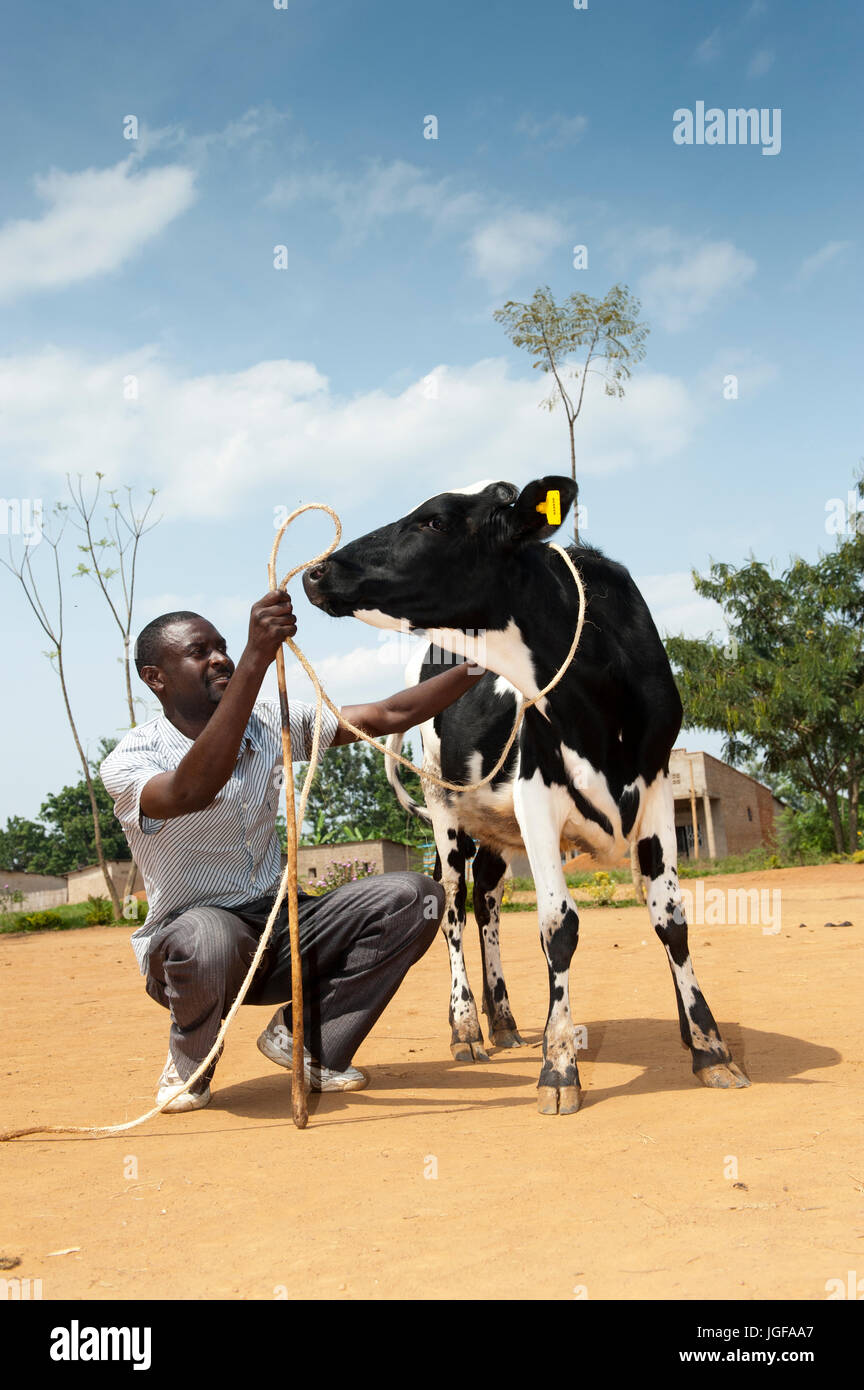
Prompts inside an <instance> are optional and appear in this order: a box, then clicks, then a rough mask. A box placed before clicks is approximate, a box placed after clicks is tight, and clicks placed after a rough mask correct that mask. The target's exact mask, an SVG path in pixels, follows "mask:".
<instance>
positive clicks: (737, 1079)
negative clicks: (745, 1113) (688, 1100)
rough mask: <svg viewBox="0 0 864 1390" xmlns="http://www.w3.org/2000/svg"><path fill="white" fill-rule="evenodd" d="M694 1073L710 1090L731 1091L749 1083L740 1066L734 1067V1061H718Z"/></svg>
mask: <svg viewBox="0 0 864 1390" xmlns="http://www.w3.org/2000/svg"><path fill="white" fill-rule="evenodd" d="M695 1075H696V1079H697V1080H698V1081H700V1082H701V1083H702V1085H703V1086H708V1087H709V1088H710V1089H711V1090H712V1091H731V1090H734V1089H737V1088H739V1087H741V1086H749V1085H750V1082H749V1081H748V1079H747V1077H746V1076H745V1075H744V1073H743V1071H742V1070H741V1068H740V1067H736V1065H735V1063H734V1062H718V1063H717V1065H716V1066H713V1067H703V1068H702V1069H701V1071H697V1072H696V1073H695Z"/></svg>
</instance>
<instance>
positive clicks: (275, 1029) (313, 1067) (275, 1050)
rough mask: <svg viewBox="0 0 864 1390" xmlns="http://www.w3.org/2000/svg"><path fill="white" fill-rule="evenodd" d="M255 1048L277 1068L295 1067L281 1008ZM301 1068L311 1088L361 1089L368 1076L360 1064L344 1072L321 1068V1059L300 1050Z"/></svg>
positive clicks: (325, 1089) (289, 1036)
mask: <svg viewBox="0 0 864 1390" xmlns="http://www.w3.org/2000/svg"><path fill="white" fill-rule="evenodd" d="M258 1051H259V1052H263V1053H264V1056H265V1057H266V1058H267V1059H268V1060H269V1061H271V1062H275V1063H276V1065H277V1067H286V1068H287V1069H288V1071H291V1070H292V1069H293V1066H294V1040H293V1038H292V1037H291V1033H290V1032H289V1030H288V1028H287V1027H286V1026H285V1010H284V1007H283V1008H281V1009H277V1010H276V1012H275V1014H274V1015H273V1017H272V1018H271V1020H270V1022H269V1023H268V1024H267V1027H266V1028H265V1029H264V1032H263V1033H262V1034H261V1036H260V1038H259V1039H258ZM303 1068H304V1074H305V1077H306V1086H307V1089H308V1090H310V1091H362V1090H363V1089H364V1087H366V1086H368V1085H369V1077H368V1076H367V1075H366V1073H365V1071H361V1070H360V1068H359V1067H346V1068H345V1070H344V1071H333V1070H332V1069H331V1068H330V1067H322V1065H321V1063H320V1062H316V1061H315V1058H314V1057H313V1056H312V1055H311V1054H310V1052H309V1049H308V1048H307V1047H304V1049H303Z"/></svg>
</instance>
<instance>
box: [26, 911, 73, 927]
mask: <svg viewBox="0 0 864 1390" xmlns="http://www.w3.org/2000/svg"><path fill="white" fill-rule="evenodd" d="M21 925H22V927H23V928H24V930H25V931H53V930H54V929H56V928H57V927H62V926H63V918H62V917H61V916H60V913H59V912H24V913H22V914H21Z"/></svg>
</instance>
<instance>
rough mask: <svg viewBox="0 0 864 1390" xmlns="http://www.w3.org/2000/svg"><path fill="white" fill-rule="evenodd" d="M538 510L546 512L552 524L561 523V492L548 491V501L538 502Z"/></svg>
mask: <svg viewBox="0 0 864 1390" xmlns="http://www.w3.org/2000/svg"><path fill="white" fill-rule="evenodd" d="M537 510H538V512H545V514H546V520H547V521H548V522H549V525H550V526H560V525H561V493H560V492H557V491H556V492H552V491H550V492H547V493H546V501H545V502H538V503H537Z"/></svg>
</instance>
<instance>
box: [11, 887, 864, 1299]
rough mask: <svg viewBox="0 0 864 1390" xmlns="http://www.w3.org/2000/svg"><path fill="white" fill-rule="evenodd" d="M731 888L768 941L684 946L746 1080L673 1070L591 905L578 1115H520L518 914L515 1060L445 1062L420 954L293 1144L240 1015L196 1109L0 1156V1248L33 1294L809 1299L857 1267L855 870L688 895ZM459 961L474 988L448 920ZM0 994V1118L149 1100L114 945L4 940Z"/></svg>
mask: <svg viewBox="0 0 864 1390" xmlns="http://www.w3.org/2000/svg"><path fill="white" fill-rule="evenodd" d="M688 886H692V883H689V884H688ZM751 886H755V887H757V888H762V887H769V888H771V889H776V888H779V889H781V891H782V929H781V931H780V932H779V933H778V934H776V935H772V934H765V933H763V929H762V926H761V925H758V924H757V925H743V926H740V925H739V926H699V925H697V926H695V927H693V928H692V930H691V942H692V947H693V955H694V960H695V965H696V970H697V974H698V976H699V979H700V983H701V985H702V988H703V990H704V992H705V994H706V996H707V998H708V1001H709V1003H710V1004H711V1007H712V1008H713V1010H714V1013H715V1015H716V1017H717V1019H718V1022H719V1024H720V1027H721V1030H722V1032H723V1034H724V1036H725V1038H726V1040H727V1042H728V1043H729V1044H730V1046H731V1048H732V1051H733V1055H734V1056H735V1058H736V1060H737V1061H738V1062H739V1064H741V1065H742V1066H743V1068H744V1069H745V1070H746V1072H747V1073H748V1074H749V1076H750V1077H751V1079H752V1082H753V1085H752V1087H751V1088H750V1089H749V1090H737V1091H730V1092H722V1091H707V1090H704V1089H703V1088H702V1087H700V1086H699V1085H698V1084H697V1083H696V1082H695V1080H694V1078H693V1077H692V1075H691V1073H690V1068H689V1061H688V1058H687V1056H686V1055H685V1053H684V1052H683V1051H682V1050H681V1047H680V1045H679V1042H678V1038H677V1029H676V1024H675V1021H674V1020H675V1009H674V1000H673V991H672V982H671V979H670V977H669V974H668V968H667V966H666V962H665V957H664V954H663V951H662V949H661V947H660V945H659V943H658V942H657V941H656V940H655V938H654V936H653V933H652V932H651V930H650V927H649V923H648V917H647V913H646V912H645V911H644V910H643V909H636V908H627V909H596V908H595V909H590V910H586V911H584V912H583V913H582V932H581V942H580V946H579V949H578V952H577V955H576V958H575V960H574V964H573V968H572V970H571V998H572V1003H573V1012H574V1017H575V1018H576V1019H577V1020H578V1021H579V1022H580V1023H584V1024H585V1025H586V1027H587V1047H586V1050H585V1051H584V1052H583V1053H581V1054H580V1069H581V1075H582V1084H583V1086H584V1088H585V1090H586V1097H585V1103H584V1106H583V1109H582V1111H581V1112H580V1113H579V1114H577V1115H572V1116H557V1117H545V1116H541V1115H539V1114H538V1113H537V1111H536V1108H535V1090H534V1088H535V1086H536V1083H537V1076H538V1072H539V1066H540V1039H541V1032H542V1026H543V1021H544V1018H545V1011H546V971H545V967H544V964H543V959H542V955H541V951H540V947H539V943H538V940H537V922H536V916H535V914H534V913H527V912H526V913H518V914H517V913H514V914H512V915H508V916H507V917H505V919H504V932H503V949H504V961H505V970H506V973H507V978H508V984H509V988H510V996H511V1000H512V1002H513V1005H514V1010H515V1013H516V1018H517V1022H518V1023H519V1024H520V1027H521V1031H522V1035H523V1037H524V1038H525V1039H526V1041H527V1042H528V1044H529V1046H527V1047H525V1048H523V1049H521V1050H520V1051H507V1052H497V1053H493V1055H492V1060H491V1061H490V1063H489V1064H488V1065H482V1064H474V1065H471V1066H465V1065H457V1064H456V1063H454V1062H453V1061H452V1060H451V1058H450V1052H449V1046H448V1042H449V1029H448V1026H447V1018H446V1014H447V995H448V969H447V958H446V950H445V947H444V944H443V941H440V940H439V941H437V942H436V943H435V944H434V945H433V947H432V948H431V950H430V951H429V952H428V953H427V955H426V957H425V958H424V960H423V961H421V962H420V964H419V965H418V966H416V967H415V969H414V970H413V971H412V973H411V974H410V975H409V976H408V978H407V980H406V981H405V983H404V985H403V986H402V989H401V990H400V992H399V994H398V995H397V997H396V999H395V1000H394V1001H393V1003H392V1004H391V1006H390V1008H389V1010H388V1011H387V1012H386V1013H385V1014H384V1016H383V1018H382V1019H381V1020H380V1021H379V1023H378V1025H377V1027H376V1028H375V1029H374V1031H373V1033H372V1034H371V1036H370V1037H369V1038H368V1039H367V1041H366V1043H365V1044H364V1045H363V1047H362V1049H361V1050H360V1052H359V1053H358V1055H357V1057H356V1059H355V1060H356V1061H357V1062H358V1063H359V1064H360V1065H361V1066H364V1067H366V1068H368V1070H369V1072H370V1074H371V1085H370V1087H369V1089H368V1090H366V1091H364V1092H360V1093H355V1094H351V1095H344V1096H338V1095H329V1096H323V1097H317V1098H316V1097H312V1098H311V1102H312V1103H311V1118H310V1123H309V1128H308V1129H307V1130H306V1131H305V1132H302V1133H301V1132H299V1131H297V1130H295V1129H294V1127H293V1125H292V1122H291V1106H290V1093H289V1087H288V1077H287V1074H286V1073H285V1072H282V1071H280V1070H278V1069H277V1068H275V1067H273V1066H272V1065H270V1064H269V1063H268V1062H267V1061H266V1060H265V1059H264V1058H263V1057H262V1056H261V1055H260V1053H259V1052H258V1050H257V1048H256V1047H255V1039H256V1037H257V1034H258V1033H259V1031H260V1030H261V1028H262V1027H263V1026H264V1024H265V1023H266V1022H267V1019H268V1016H269V1013H270V1012H271V1011H270V1010H266V1009H259V1008H251V1007H250V1008H244V1009H242V1010H241V1011H240V1014H239V1016H238V1018H237V1020H236V1021H235V1024H234V1026H233V1029H232V1031H231V1033H230V1034H229V1037H228V1041H227V1045H226V1049H225V1055H224V1057H223V1059H222V1061H221V1063H220V1065H219V1068H218V1070H217V1073H216V1079H215V1083H214V1098H213V1102H212V1104H211V1105H210V1107H209V1108H208V1109H206V1110H203V1111H198V1112H195V1113H192V1114H187V1115H177V1116H161V1117H159V1118H158V1119H157V1120H155V1121H151V1122H150V1123H149V1124H148V1125H146V1126H144V1127H143V1128H142V1129H140V1130H136V1131H133V1132H132V1133H130V1134H127V1135H122V1136H120V1137H118V1138H110V1139H99V1140H92V1139H71V1138H60V1137H57V1138H54V1137H41V1136H34V1137H32V1138H29V1139H24V1140H19V1141H17V1142H14V1143H9V1144H5V1145H2V1146H0V1174H2V1177H0V1190H2V1199H0V1202H2V1206H0V1217H2V1220H0V1255H4V1256H7V1257H9V1256H11V1257H19V1258H20V1264H18V1265H17V1266H16V1267H15V1269H14V1274H15V1275H17V1276H19V1277H22V1278H24V1277H29V1278H31V1279H34V1278H39V1279H41V1280H42V1290H43V1298H44V1299H46V1300H48V1299H57V1298H61V1299H64V1298H74V1299H103V1298H120V1299H133V1298H161V1299H210V1298H229V1299H273V1298H279V1297H283V1298H284V1297H287V1298H315V1299H379V1298H380V1299H394V1298H462V1299H474V1298H493V1299H494V1298H530V1299H540V1298H543V1299H573V1298H575V1297H588V1298H590V1299H605V1298H614V1299H636V1298H650V1299H704V1298H710V1299H726V1298H745V1299H767V1298H781V1299H789V1298H791V1299H808V1300H809V1299H817V1300H818V1299H824V1298H825V1297H826V1281H828V1280H830V1279H841V1280H843V1281H844V1283H845V1282H846V1280H847V1277H848V1275H847V1272H848V1271H849V1270H854V1271H859V1272H860V1275H864V1155H862V1145H861V1138H862V1100H864V1091H862V1065H864V1011H862V1007H861V998H862V976H864V903H862V899H864V867H861V866H855V865H834V866H827V867H819V868H806V869H795V870H791V869H790V870H786V869H783V870H777V871H775V872H773V873H761V874H746V875H739V876H737V877H735V878H734V879H733V878H711V879H708V880H706V887H708V888H718V887H719V888H721V889H726V888H732V887H735V888H740V887H751ZM846 921H851V922H852V925H851V926H840V925H836V926H826V925H825V924H826V923H836V924H839V923H842V922H846ZM801 923H806V926H801V925H799V924H801ZM469 972H470V975H471V979H472V983H473V985H474V988H475V992H476V993H477V994H479V992H480V971H479V951H478V949H477V945H476V933H473V932H472V933H471V941H470V945H469ZM0 1001H2V1011H3V1044H4V1046H3V1054H4V1061H3V1065H2V1067H0V1082H2V1096H0V1102H2V1108H0V1126H2V1128H10V1127H13V1126H25V1125H29V1124H35V1123H37V1122H39V1121H42V1122H46V1123H72V1124H82V1123H101V1124H110V1123H117V1122H119V1121H121V1120H124V1119H130V1118H132V1117H134V1116H135V1115H137V1114H140V1113H141V1112H142V1111H144V1110H146V1109H147V1108H148V1107H149V1106H151V1105H152V1103H153V1096H154V1090H155V1082H156V1080H157V1078H158V1076H159V1073H160V1071H161V1067H162V1063H163V1061H164V1058H165V1052H166V1034H167V1016H166V1014H165V1013H164V1012H163V1011H162V1010H161V1009H160V1008H159V1007H158V1006H157V1005H156V1004H155V1003H153V1002H152V1001H151V1000H150V999H149V998H148V997H147V996H146V994H145V992H144V988H143V982H142V980H141V978H140V976H138V974H137V971H136V966H135V962H134V958H133V955H132V952H131V950H130V948H129V945H128V941H127V938H126V934H125V932H124V931H121V930H120V929H117V928H110V929H109V928H91V929H89V930H87V931H70V932H65V933H62V934H46V935H31V936H21V937H8V936H4V937H2V938H0ZM11 1274H12V1271H11V1270H10V1271H9V1274H7V1276H6V1277H10V1276H11Z"/></svg>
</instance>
